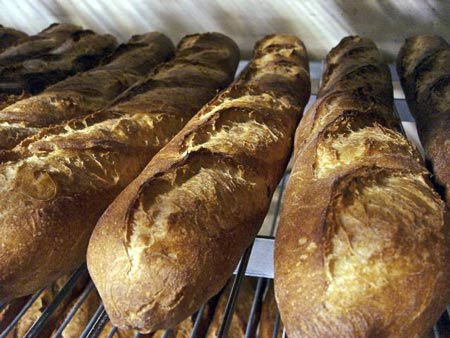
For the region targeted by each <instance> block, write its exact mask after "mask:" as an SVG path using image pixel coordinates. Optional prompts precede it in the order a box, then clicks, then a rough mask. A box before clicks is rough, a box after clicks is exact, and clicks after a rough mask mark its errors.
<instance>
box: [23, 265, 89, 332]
mask: <svg viewBox="0 0 450 338" xmlns="http://www.w3.org/2000/svg"><path fill="white" fill-rule="evenodd" d="M86 270H87V269H86V264H83V265H82V266H81V267H79V268H78V269H77V270H76V271H75V272H74V273H73V274H72V276H71V277H70V279H69V280H68V281H67V283H66V284H65V285H64V287H63V288H62V289H61V291H60V292H59V293H58V294H57V295H56V297H55V298H54V299H53V301H52V302H51V303H50V304H49V305H48V306H47V307H46V308H45V310H44V311H43V312H42V315H41V316H40V317H39V319H38V320H37V321H36V322H35V323H34V324H33V325H32V326H31V327H30V329H29V330H28V332H27V333H26V334H25V336H24V338H32V337H37V336H38V334H39V332H41V330H42V329H43V328H44V326H45V324H47V321H48V319H49V318H50V316H51V315H52V314H53V312H55V310H56V308H57V307H58V306H59V305H60V304H61V302H62V301H63V300H64V299H65V298H66V296H67V295H68V294H69V292H70V291H72V290H73V288H74V287H75V285H76V283H77V282H78V280H79V279H80V277H81V276H82V275H83V274H84V273H85V272H86Z"/></svg>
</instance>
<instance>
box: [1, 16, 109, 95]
mask: <svg viewBox="0 0 450 338" xmlns="http://www.w3.org/2000/svg"><path fill="white" fill-rule="evenodd" d="M115 47H116V39H115V38H114V37H113V36H112V35H109V34H105V35H98V34H95V33H94V32H93V31H91V30H82V29H80V28H79V27H77V26H73V25H63V24H60V25H52V26H50V27H49V28H48V29H46V30H44V31H43V32H41V33H40V34H38V35H36V36H32V37H29V38H26V39H23V40H22V41H21V42H20V43H19V44H17V45H14V46H12V47H10V48H8V49H6V50H5V51H3V53H0V93H2V94H3V95H4V96H5V95H6V94H21V93H22V92H23V91H25V92H28V93H31V94H36V93H39V92H41V91H42V90H43V89H44V88H46V87H47V86H49V85H51V84H53V83H56V82H58V81H61V80H63V79H65V78H66V77H68V76H71V75H74V74H75V73H77V72H82V71H85V70H88V69H90V68H92V67H95V66H96V65H97V64H98V63H99V62H100V61H101V60H102V59H103V58H105V57H106V56H107V55H109V54H110V53H111V52H112V51H113V50H114V48H115Z"/></svg>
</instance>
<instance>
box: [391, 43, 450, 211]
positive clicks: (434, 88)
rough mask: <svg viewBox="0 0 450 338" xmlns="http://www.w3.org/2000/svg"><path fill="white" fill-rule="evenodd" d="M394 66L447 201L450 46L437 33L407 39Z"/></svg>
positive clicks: (449, 181)
mask: <svg viewBox="0 0 450 338" xmlns="http://www.w3.org/2000/svg"><path fill="white" fill-rule="evenodd" d="M397 70H398V73H399V75H400V79H401V84H402V87H403V90H404V92H405V96H406V99H407V102H408V106H409V108H410V110H411V113H412V114H413V115H414V118H415V119H416V124H417V130H418V133H419V137H420V141H421V143H422V145H423V148H424V151H425V157H426V160H427V164H428V165H429V168H430V170H431V171H432V172H433V174H434V177H433V178H434V183H435V184H436V187H437V189H438V191H439V192H440V193H441V195H442V196H443V197H444V199H445V201H446V202H447V205H450V166H449V163H450V136H449V131H450V108H449V107H450V105H449V104H450V46H449V45H448V43H447V42H446V41H445V40H444V39H442V38H441V37H439V36H436V35H422V36H416V37H412V38H410V39H407V40H406V42H405V44H404V45H403V46H402V48H401V50H400V53H399V56H398V61H397Z"/></svg>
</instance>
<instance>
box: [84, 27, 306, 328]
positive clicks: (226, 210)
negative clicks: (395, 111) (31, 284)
mask: <svg viewBox="0 0 450 338" xmlns="http://www.w3.org/2000/svg"><path fill="white" fill-rule="evenodd" d="M309 95H310V79H309V72H308V61H307V56H306V50H305V48H304V46H303V43H302V42H301V41H300V40H299V39H298V38H296V37H295V36H290V35H270V36H267V37H266V38H264V39H262V40H261V41H259V42H258V43H257V45H256V47H255V52H254V57H253V59H252V60H251V61H250V63H249V65H248V67H247V68H246V70H244V72H243V73H242V74H241V75H240V77H239V79H238V80H237V81H236V82H235V83H234V84H233V85H231V86H230V87H229V88H228V89H227V90H225V91H223V92H222V93H220V94H219V95H218V96H217V97H216V98H215V100H213V101H211V102H210V103H209V104H208V105H206V106H205V107H203V108H202V109H201V110H200V111H199V112H198V113H197V114H196V115H195V116H194V117H193V118H192V119H191V121H189V123H188V124H187V125H186V126H185V127H184V128H183V129H182V130H181V131H180V132H179V133H178V134H177V136H175V137H174V138H173V139H172V140H171V141H170V142H169V143H168V145H167V146H166V147H164V148H163V149H162V150H161V151H160V152H159V153H158V154H157V155H156V156H155V157H154V158H153V160H152V161H151V162H150V163H149V164H148V165H147V167H146V168H145V169H144V170H143V172H142V173H141V174H140V175H139V176H138V177H137V178H136V179H135V180H134V181H133V182H132V183H131V184H130V185H129V186H128V187H127V188H126V189H125V190H123V191H122V193H121V194H120V195H119V197H118V198H117V199H116V200H115V201H114V202H113V203H112V204H111V205H110V206H109V208H108V209H107V211H106V212H105V213H104V214H103V216H102V218H101V219H100V221H99V223H98V225H97V226H96V228H95V231H94V233H93V235H92V237H91V240H90V245H89V250H88V256H87V257H88V268H89V272H90V274H91V276H92V278H93V281H94V283H95V284H96V286H97V288H98V290H99V293H100V295H101V297H102V300H103V303H104V305H105V309H106V311H107V313H108V314H109V316H110V318H111V321H112V322H113V323H114V324H115V325H117V326H119V327H123V328H136V329H138V330H139V331H141V332H151V331H155V330H157V329H161V328H168V327H173V326H175V325H176V324H177V323H178V322H180V321H181V320H182V319H183V318H186V317H187V316H188V315H190V314H192V313H194V312H195V311H196V310H198V309H199V308H200V306H201V305H202V304H203V303H205V302H206V301H207V299H209V298H210V297H211V296H213V295H214V294H216V293H217V292H218V291H219V290H220V289H221V288H222V287H223V286H224V284H225V283H226V281H227V279H228V278H229V277H230V276H231V274H232V272H233V270H234V268H235V267H236V265H237V263H238V262H239V258H240V257H241V255H242V254H243V252H244V250H245V249H246V248H247V247H248V245H250V243H251V241H252V240H253V239H254V237H255V235H256V233H257V232H258V229H259V228H260V226H261V224H262V221H263V219H264V217H265V215H266V213H267V210H268V207H269V204H270V200H271V197H272V194H273V192H274V190H275V188H276V186H277V184H278V182H279V180H280V178H281V176H282V175H283V172H284V169H285V167H286V165H287V162H288V159H289V156H290V153H291V145H292V140H293V136H294V130H295V128H296V126H297V123H298V120H299V119H300V117H301V115H302V111H303V108H304V106H305V105H306V102H307V100H308V98H309Z"/></svg>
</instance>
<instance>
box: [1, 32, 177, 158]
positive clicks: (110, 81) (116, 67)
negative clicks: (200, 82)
mask: <svg viewBox="0 0 450 338" xmlns="http://www.w3.org/2000/svg"><path fill="white" fill-rule="evenodd" d="M173 50H174V46H173V44H172V42H171V41H170V40H169V39H168V38H167V37H166V36H165V35H163V34H160V33H148V34H143V35H136V36H133V37H132V38H131V39H130V40H129V41H128V43H127V44H123V45H121V46H119V48H118V49H117V50H116V51H115V53H114V54H112V56H111V57H109V59H108V60H107V62H106V64H104V65H102V66H99V67H95V68H93V69H91V70H89V71H87V72H84V73H79V74H76V75H75V76H72V77H70V78H68V79H66V80H63V81H60V82H58V83H56V84H54V85H53V86H50V87H48V88H47V89H46V90H45V91H44V92H42V93H41V94H38V95H35V96H32V97H30V98H28V99H26V100H21V101H19V102H17V103H15V104H12V105H10V106H8V107H7V108H5V109H3V110H1V111H0V150H1V149H10V148H13V147H14V146H15V145H17V144H18V143H19V142H20V141H21V140H23V139H24V138H26V137H28V136H30V135H33V134H36V133H37V132H38V131H39V130H40V129H41V128H43V127H46V126H49V125H52V124H56V123H62V122H64V121H67V120H69V119H71V118H75V117H79V116H85V115H88V114H89V113H93V112H95V111H97V110H99V109H102V108H104V107H105V106H106V105H107V104H108V103H110V101H111V100H113V99H114V98H115V97H116V96H118V95H119V94H121V93H122V92H123V91H124V90H125V89H127V88H128V87H129V86H131V85H132V84H133V83H135V82H136V81H138V80H141V79H143V77H144V76H145V75H148V73H149V72H150V71H151V70H152V69H153V68H155V66H156V65H158V64H159V63H162V62H164V61H167V59H169V58H170V57H171V56H172V54H173Z"/></svg>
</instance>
